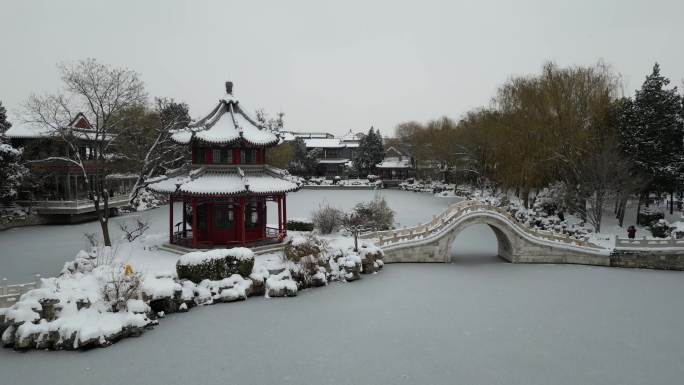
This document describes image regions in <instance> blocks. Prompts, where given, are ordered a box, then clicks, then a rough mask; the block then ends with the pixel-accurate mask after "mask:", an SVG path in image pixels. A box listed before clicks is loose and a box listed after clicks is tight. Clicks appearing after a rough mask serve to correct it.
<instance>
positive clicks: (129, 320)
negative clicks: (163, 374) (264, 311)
mask: <svg viewBox="0 0 684 385" xmlns="http://www.w3.org/2000/svg"><path fill="white" fill-rule="evenodd" d="M351 245H352V242H351V241H350V240H349V239H347V238H343V237H339V236H338V237H336V238H334V239H332V240H330V241H326V240H323V239H319V238H317V237H314V236H308V237H303V236H295V237H293V238H292V239H291V241H290V243H289V244H288V249H287V250H288V251H287V257H286V258H285V261H284V262H285V263H283V264H281V266H283V267H282V268H279V269H278V270H277V271H273V270H269V269H268V268H266V267H265V266H264V265H257V266H254V255H253V253H252V251H251V250H249V249H245V248H234V249H229V250H210V251H197V252H192V253H188V254H185V255H183V256H181V257H180V258H179V260H178V263H177V266H183V267H184V268H188V269H192V268H194V267H204V266H213V264H215V263H217V261H218V263H220V264H222V266H221V267H220V269H218V270H215V271H212V272H211V273H212V274H215V273H217V272H219V270H220V273H221V274H219V275H214V276H213V277H217V278H218V279H202V280H196V282H193V281H192V280H189V279H182V278H181V279H179V278H177V277H175V276H172V275H165V276H164V275H160V276H155V275H152V274H146V275H143V274H141V273H138V272H135V271H133V268H132V267H131V266H129V265H125V264H121V263H118V262H115V261H116V259H115V258H114V256H113V254H114V253H113V251H112V249H111V248H94V249H93V250H92V251H91V252H90V253H86V252H83V251H82V252H79V254H78V255H77V256H76V258H75V259H74V261H71V262H68V263H66V264H65V266H64V268H63V270H62V272H61V273H60V275H59V276H58V277H54V278H47V279H42V282H41V286H40V287H39V288H38V289H34V290H31V291H29V292H27V293H25V294H23V295H22V296H21V298H20V299H19V301H17V302H16V303H15V304H14V305H12V306H11V307H10V308H5V309H0V335H1V336H2V344H3V346H5V347H12V348H14V349H17V350H26V349H53V350H61V349H69V350H71V349H87V348H93V347H103V346H108V345H110V344H112V343H114V342H116V341H118V340H120V339H122V338H125V337H134V336H139V335H141V334H142V333H143V332H144V331H145V330H146V329H149V328H152V327H153V326H155V325H157V324H158V319H159V318H161V317H163V316H165V315H166V314H170V313H175V312H186V311H188V310H190V309H192V308H193V307H196V306H203V305H211V304H215V303H223V302H234V301H240V300H245V299H247V297H249V296H254V295H265V296H266V297H289V296H295V295H297V291H298V290H301V289H303V288H306V287H313V286H322V285H326V284H327V283H328V282H330V281H334V280H339V281H353V280H355V279H358V278H359V277H360V275H359V274H360V273H373V272H376V271H377V270H379V269H380V268H382V266H383V263H382V251H381V250H380V249H378V248H377V247H375V246H373V245H368V244H361V245H360V247H359V251H358V252H354V251H353V247H352V246H351ZM227 259H230V260H231V261H233V260H236V261H239V263H237V264H232V263H231V265H230V266H227V265H228V263H227V262H226V261H227ZM242 263H247V264H248V265H249V271H245V270H244V269H245V266H246V265H244V264H242ZM246 273H249V274H248V275H247V274H246Z"/></svg>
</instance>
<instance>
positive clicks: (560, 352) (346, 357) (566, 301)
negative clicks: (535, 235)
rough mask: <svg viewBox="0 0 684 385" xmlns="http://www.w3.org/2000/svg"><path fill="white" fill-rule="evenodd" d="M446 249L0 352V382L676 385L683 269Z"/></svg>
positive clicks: (486, 248)
mask: <svg viewBox="0 0 684 385" xmlns="http://www.w3.org/2000/svg"><path fill="white" fill-rule="evenodd" d="M409 196H411V195H409ZM415 196H418V195H417V194H416V195H415ZM292 198H294V195H293V197H292ZM363 199H365V198H363ZM402 199H404V198H402ZM406 199H408V198H406ZM294 200H295V199H290V202H289V203H293V201H294ZM435 204H438V203H435ZM439 204H446V202H445V203H439ZM310 205H316V203H311V204H310ZM290 206H295V204H291V205H288V209H290ZM432 208H437V207H436V206H435V207H431V208H430V209H432ZM426 211H427V209H426ZM436 211H439V210H436ZM161 212H162V213H165V211H164V210H161ZM307 212H308V210H307ZM422 214H424V216H425V218H420V219H418V221H421V220H424V219H427V218H429V217H430V216H431V215H432V213H422ZM160 215H161V216H162V217H165V216H164V214H160ZM291 215H292V216H294V215H301V216H306V215H307V214H306V212H302V214H295V213H292V214H291ZM416 218H417V217H416ZM409 219H410V218H408V217H407V218H406V219H403V220H409ZM401 220H402V219H400V221H401ZM80 232H82V231H79V232H77V234H80ZM3 240H4V239H3ZM48 247H50V246H48ZM453 249H454V250H455V252H454V258H453V260H454V262H453V263H452V264H424V265H421V264H401V265H387V266H386V268H385V269H384V271H382V272H381V273H380V274H377V275H373V276H363V279H362V280H360V281H357V282H354V283H350V284H343V283H337V284H331V285H330V286H328V287H325V288H320V289H311V290H305V291H302V292H300V293H299V296H297V297H295V298H288V299H282V298H279V299H264V298H250V299H249V300H248V301H246V302H241V303H233V304H219V305H214V306H208V307H202V308H196V309H193V310H191V311H190V312H189V313H186V314H174V315H171V316H169V317H167V318H166V319H163V320H161V324H160V326H158V327H157V328H156V329H155V330H152V331H149V332H147V333H145V334H144V335H143V336H142V337H140V338H135V339H128V340H124V341H121V342H119V343H117V344H115V345H113V346H111V347H109V348H106V349H96V350H92V351H89V352H28V353H17V352H14V351H11V350H8V349H0V384H3V385H4V384H13V385H14V384H41V383H51V384H69V385H71V384H73V385H81V384H84V385H85V384H92V383H98V384H184V385H185V384H237V383H244V384H263V383H269V384H297V385H299V384H383V383H384V384H450V385H451V384H470V385H472V384H483V385H493V384H521V385H522V384H524V385H529V384H540V385H541V384H543V385H548V384H554V385H556V384H573V385H575V384H649V385H651V384H678V383H681V382H682V381H681V379H682V378H684V365H682V362H683V361H684V333H681V322H682V319H684V306H682V299H681V293H682V292H683V291H684V276H683V275H682V273H680V272H668V271H650V270H631V269H611V268H601V267H587V266H572V265H513V264H508V263H505V262H503V261H501V260H499V259H498V258H496V257H493V255H495V254H496V240H495V238H494V234H493V233H492V232H491V230H489V229H488V228H487V227H484V226H473V227H470V228H468V229H466V230H464V232H463V233H461V235H460V236H459V237H458V238H457V240H456V242H455V244H454V246H453ZM3 252H4V251H3ZM43 252H44V250H43ZM60 265H61V264H60Z"/></svg>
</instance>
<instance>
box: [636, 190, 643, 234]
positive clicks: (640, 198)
mask: <svg viewBox="0 0 684 385" xmlns="http://www.w3.org/2000/svg"><path fill="white" fill-rule="evenodd" d="M643 198H644V194H643V193H640V194H639V203H637V210H636V215H637V216H636V224H637V226H638V225H640V223H639V213H640V212H641V202H642V200H643Z"/></svg>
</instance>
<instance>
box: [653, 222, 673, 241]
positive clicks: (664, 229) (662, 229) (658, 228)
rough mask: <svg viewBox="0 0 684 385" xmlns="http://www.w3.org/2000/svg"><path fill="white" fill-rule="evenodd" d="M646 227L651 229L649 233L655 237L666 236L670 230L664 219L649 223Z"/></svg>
mask: <svg viewBox="0 0 684 385" xmlns="http://www.w3.org/2000/svg"><path fill="white" fill-rule="evenodd" d="M648 229H649V230H651V234H652V235H653V236H654V237H656V238H667V237H669V236H670V234H671V232H672V230H671V229H670V226H669V225H668V223H667V221H666V220H664V219H660V220H658V221H656V222H653V223H651V225H650V226H649V227H648Z"/></svg>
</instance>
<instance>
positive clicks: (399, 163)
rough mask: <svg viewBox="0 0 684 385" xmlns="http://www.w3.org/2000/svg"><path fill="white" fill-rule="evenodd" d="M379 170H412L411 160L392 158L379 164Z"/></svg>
mask: <svg viewBox="0 0 684 385" xmlns="http://www.w3.org/2000/svg"><path fill="white" fill-rule="evenodd" d="M375 167H377V168H410V167H411V160H410V159H409V158H399V157H395V156H390V157H387V158H385V159H383V160H382V162H380V163H378V165H377V166H375Z"/></svg>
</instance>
